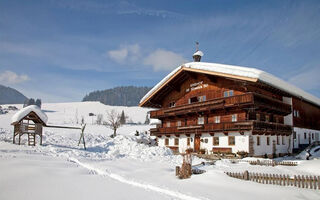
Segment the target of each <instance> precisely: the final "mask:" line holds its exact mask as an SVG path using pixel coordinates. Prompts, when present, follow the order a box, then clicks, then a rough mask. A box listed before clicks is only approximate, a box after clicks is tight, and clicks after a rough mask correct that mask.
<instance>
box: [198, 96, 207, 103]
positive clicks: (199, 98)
mask: <svg viewBox="0 0 320 200" xmlns="http://www.w3.org/2000/svg"><path fill="white" fill-rule="evenodd" d="M198 101H199V102H202V101H206V96H205V95H204V96H200V97H198Z"/></svg>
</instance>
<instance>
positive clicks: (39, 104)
mask: <svg viewBox="0 0 320 200" xmlns="http://www.w3.org/2000/svg"><path fill="white" fill-rule="evenodd" d="M36 105H37V106H38V107H39V108H41V99H37V100H36Z"/></svg>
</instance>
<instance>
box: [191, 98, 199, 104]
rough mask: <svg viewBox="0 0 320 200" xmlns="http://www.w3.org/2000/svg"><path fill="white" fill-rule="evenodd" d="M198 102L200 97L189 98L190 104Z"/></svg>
mask: <svg viewBox="0 0 320 200" xmlns="http://www.w3.org/2000/svg"><path fill="white" fill-rule="evenodd" d="M196 102H198V97H192V98H190V99H189V104H191V103H196Z"/></svg>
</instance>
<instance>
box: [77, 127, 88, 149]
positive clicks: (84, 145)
mask: <svg viewBox="0 0 320 200" xmlns="http://www.w3.org/2000/svg"><path fill="white" fill-rule="evenodd" d="M85 128H86V124H84V126H82V128H81V135H80V139H79V142H78V146H79V145H80V142H81V139H82V141H83V147H84V149H85V150H86V149H87V148H86V142H85V140H84V129H85Z"/></svg>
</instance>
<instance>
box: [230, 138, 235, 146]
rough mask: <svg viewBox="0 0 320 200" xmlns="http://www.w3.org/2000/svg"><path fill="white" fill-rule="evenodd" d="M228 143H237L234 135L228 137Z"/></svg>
mask: <svg viewBox="0 0 320 200" xmlns="http://www.w3.org/2000/svg"><path fill="white" fill-rule="evenodd" d="M228 143H229V145H230V146H233V145H236V140H235V137H234V136H229V137H228Z"/></svg>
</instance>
